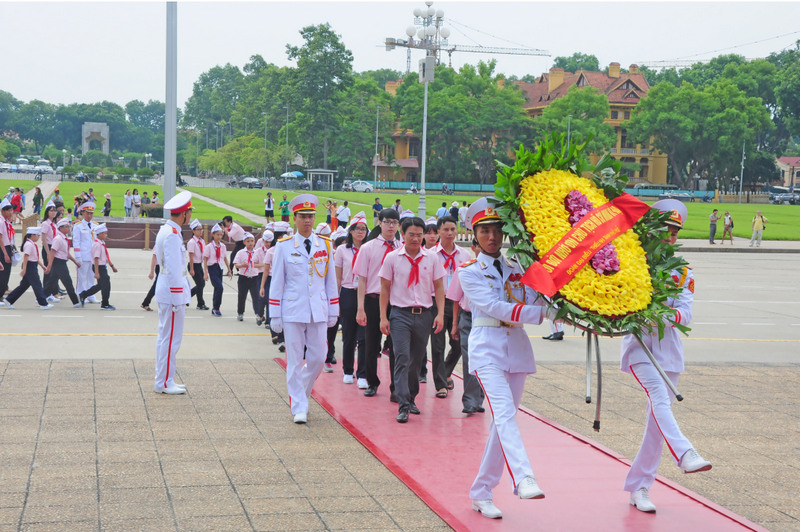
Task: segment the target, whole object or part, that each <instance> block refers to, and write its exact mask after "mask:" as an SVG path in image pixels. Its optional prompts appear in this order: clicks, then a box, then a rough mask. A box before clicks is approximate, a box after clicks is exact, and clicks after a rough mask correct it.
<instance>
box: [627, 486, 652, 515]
mask: <svg viewBox="0 0 800 532" xmlns="http://www.w3.org/2000/svg"><path fill="white" fill-rule="evenodd" d="M631 506H633V507H635V508H636V509H637V510H639V511H640V512H648V513H653V512H655V511H656V505H655V504H653V501H651V500H650V493H649V492H648V491H647V488H639V489H638V490H636V491H634V492H632V493H631Z"/></svg>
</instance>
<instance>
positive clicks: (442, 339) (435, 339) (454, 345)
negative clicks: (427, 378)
mask: <svg viewBox="0 0 800 532" xmlns="http://www.w3.org/2000/svg"><path fill="white" fill-rule="evenodd" d="M433 309H434V310H433V311H434V312H437V309H436V303H434V304H433ZM452 327H453V302H452V301H450V300H449V299H445V301H444V327H442V330H441V331H439V332H438V333H437V334H434V333H433V332H431V360H432V361H433V382H434V383H435V385H436V389H437V390H441V389H442V388H444V387H446V386H447V378H448V377H449V376H450V374H451V373H452V372H453V369H452V368H453V367H455V365H456V362H458V358H459V357H460V356H461V346H460V345H459V343H458V340H454V339H453V337H452V336H450V331H451V329H452ZM448 338H449V339H450V351H449V352H448V353H447V360H450V361H451V362H452V364H453V366H452V367H451V368H450V370H449V371H448V369H447V368H448V366H447V363H446V361H445V355H444V350H445V344H446V343H447V339H448ZM453 358H455V361H453V360H452V359H453ZM422 367H423V368H427V357H425V356H423V357H422ZM420 375H425V373H424V372H423V371H422V370H420Z"/></svg>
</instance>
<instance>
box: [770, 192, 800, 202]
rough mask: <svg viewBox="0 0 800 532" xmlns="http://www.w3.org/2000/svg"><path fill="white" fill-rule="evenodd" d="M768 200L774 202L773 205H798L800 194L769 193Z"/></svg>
mask: <svg viewBox="0 0 800 532" xmlns="http://www.w3.org/2000/svg"><path fill="white" fill-rule="evenodd" d="M770 202H772V203H774V204H775V205H783V204H784V203H789V205H800V194H798V193H797V192H786V193H783V194H771V195H770Z"/></svg>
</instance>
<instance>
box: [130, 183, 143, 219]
mask: <svg viewBox="0 0 800 532" xmlns="http://www.w3.org/2000/svg"><path fill="white" fill-rule="evenodd" d="M131 203H132V207H131V216H132V217H134V218H138V217H139V215H140V214H141V213H142V197H141V196H140V195H139V189H138V188H134V189H133V196H131Z"/></svg>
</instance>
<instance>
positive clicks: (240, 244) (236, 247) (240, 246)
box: [228, 240, 244, 268]
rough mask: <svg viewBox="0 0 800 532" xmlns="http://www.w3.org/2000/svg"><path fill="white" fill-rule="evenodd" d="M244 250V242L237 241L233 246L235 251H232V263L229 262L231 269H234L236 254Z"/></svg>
mask: <svg viewBox="0 0 800 532" xmlns="http://www.w3.org/2000/svg"><path fill="white" fill-rule="evenodd" d="M242 249H244V240H237V241H236V243H235V244H234V245H233V251H231V257H230V261H229V262H228V264H230V265H231V268H233V257H235V256H236V254H237V253H239V250H242Z"/></svg>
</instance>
